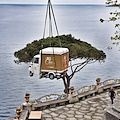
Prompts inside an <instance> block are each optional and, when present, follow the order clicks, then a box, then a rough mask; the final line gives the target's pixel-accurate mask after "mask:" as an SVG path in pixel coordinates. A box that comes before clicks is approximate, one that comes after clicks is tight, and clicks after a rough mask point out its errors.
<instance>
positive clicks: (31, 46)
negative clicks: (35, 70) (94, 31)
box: [14, 34, 106, 62]
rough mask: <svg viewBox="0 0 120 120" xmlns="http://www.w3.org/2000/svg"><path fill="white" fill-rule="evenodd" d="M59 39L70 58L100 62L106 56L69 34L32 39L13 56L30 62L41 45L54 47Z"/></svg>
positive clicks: (21, 60) (57, 45) (20, 60)
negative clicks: (67, 50)
mask: <svg viewBox="0 0 120 120" xmlns="http://www.w3.org/2000/svg"><path fill="white" fill-rule="evenodd" d="M59 39H60V40H61V43H62V47H67V48H68V49H69V51H70V56H69V57H70V60H72V59H76V58H80V59H84V58H90V60H97V61H99V62H100V61H104V59H105V58H106V55H105V53H104V52H103V51H102V50H97V49H96V48H95V47H92V46H91V44H88V43H87V42H84V41H81V40H80V39H75V38H74V37H72V35H71V34H69V35H61V36H59V37H58V36H56V37H51V38H50V37H48V38H46V39H40V40H34V41H33V42H32V43H28V44H27V45H26V47H25V48H23V49H21V50H18V51H16V52H15V53H14V56H15V57H16V58H18V59H19V62H30V61H31V60H32V58H33V57H34V55H36V54H39V51H40V50H41V49H42V45H43V48H46V47H49V46H50V44H52V46H54V47H59Z"/></svg>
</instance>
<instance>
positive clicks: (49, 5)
mask: <svg viewBox="0 0 120 120" xmlns="http://www.w3.org/2000/svg"><path fill="white" fill-rule="evenodd" d="M48 12H49V37H53V33H52V17H51V12H52V16H53V20H54V24H55V28H56V32H57V35H58V39H59V44H60V47H62V45H61V40H60V37H59V32H58V28H57V23H56V19H55V15H54V11H53V7H52V4H51V1H50V0H48V4H47V10H46V16H45V25H44V32H43V40H44V38H45V31H46V24H47V16H48ZM43 40H42V45H41V47H42V49H43ZM50 46H53V40H52V42H51V41H50ZM42 49H41V64H42ZM53 57H54V64H55V69H56V72H57V68H56V60H55V54H54V48H53ZM40 73H41V65H40Z"/></svg>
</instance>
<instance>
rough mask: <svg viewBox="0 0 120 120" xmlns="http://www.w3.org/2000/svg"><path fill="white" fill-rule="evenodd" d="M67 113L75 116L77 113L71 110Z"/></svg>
mask: <svg viewBox="0 0 120 120" xmlns="http://www.w3.org/2000/svg"><path fill="white" fill-rule="evenodd" d="M67 113H69V114H74V113H75V111H72V110H70V111H68V112H67Z"/></svg>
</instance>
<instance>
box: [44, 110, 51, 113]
mask: <svg viewBox="0 0 120 120" xmlns="http://www.w3.org/2000/svg"><path fill="white" fill-rule="evenodd" d="M43 113H51V111H50V110H43Z"/></svg>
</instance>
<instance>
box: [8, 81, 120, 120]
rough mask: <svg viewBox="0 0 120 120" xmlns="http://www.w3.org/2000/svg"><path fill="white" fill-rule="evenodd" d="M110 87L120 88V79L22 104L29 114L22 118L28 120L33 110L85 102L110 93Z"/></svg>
mask: <svg viewBox="0 0 120 120" xmlns="http://www.w3.org/2000/svg"><path fill="white" fill-rule="evenodd" d="M110 87H114V88H120V79H109V80H106V81H104V82H101V83H100V84H99V85H91V86H85V87H82V88H80V89H78V90H76V91H74V92H73V94H70V95H65V94H62V95H58V94H51V95H46V96H43V97H41V98H39V99H35V100H34V101H31V102H30V103H29V104H28V105H27V104H22V105H21V108H22V109H23V110H25V111H28V113H27V112H26V114H23V113H22V115H24V116H21V118H22V119H23V120H26V118H27V117H28V116H27V115H28V114H29V112H30V111H31V110H44V109H48V108H53V107H57V106H61V105H66V104H69V103H74V102H77V101H79V100H84V99H86V98H89V97H91V96H95V95H96V94H100V93H101V92H104V91H109V89H110ZM10 120H12V119H10Z"/></svg>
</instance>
